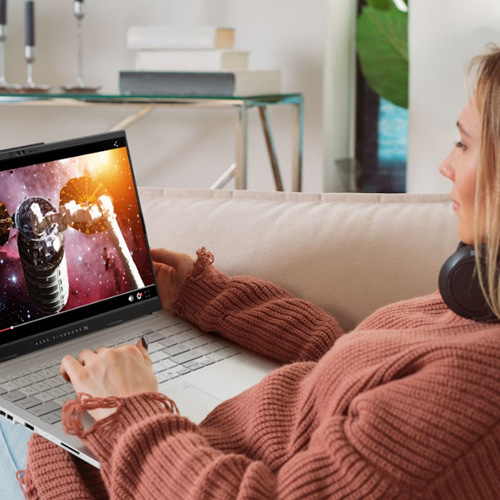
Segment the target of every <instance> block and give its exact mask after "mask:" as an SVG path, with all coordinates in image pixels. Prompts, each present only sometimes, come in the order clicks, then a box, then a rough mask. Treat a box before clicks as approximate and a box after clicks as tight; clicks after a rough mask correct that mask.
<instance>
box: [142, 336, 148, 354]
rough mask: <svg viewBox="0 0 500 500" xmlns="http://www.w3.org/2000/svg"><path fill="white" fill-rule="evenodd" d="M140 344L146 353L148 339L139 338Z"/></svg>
mask: <svg viewBox="0 0 500 500" xmlns="http://www.w3.org/2000/svg"><path fill="white" fill-rule="evenodd" d="M141 344H142V347H144V349H146V351H147V350H148V345H149V342H148V339H147V338H146V337H144V336H142V337H141Z"/></svg>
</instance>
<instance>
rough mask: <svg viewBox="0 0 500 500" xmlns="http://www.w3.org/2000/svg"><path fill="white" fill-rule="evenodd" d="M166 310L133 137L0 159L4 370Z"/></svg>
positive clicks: (0, 350)
mask: <svg viewBox="0 0 500 500" xmlns="http://www.w3.org/2000/svg"><path fill="white" fill-rule="evenodd" d="M159 308H160V303H159V299H158V294H157V289H156V284H155V276H154V270H153V266H152V262H151V256H150V254H149V247H148V243H147V236H146V231H145V226H144V221H143V217H142V213H141V209H140V205H139V199H138V196H137V189H136V185H135V180H134V176H133V172H132V167H131V162H130V155H129V151H128V147H127V141H126V137H125V133H124V132H123V131H120V132H112V133H107V134H100V135H94V136H90V137H83V138H79V139H73V140H69V141H63V142H58V143H52V144H35V145H31V146H25V147H22V148H15V149H10V150H4V151H0V362H1V361H5V360H7V359H12V358H13V357H16V356H19V355H22V354H25V353H28V352H32V351H33V350H36V349H41V348H43V347H47V346H49V345H53V344H56V343H58V342H63V341H64V340H69V339H72V338H75V337H77V336H81V335H85V334H87V333H91V332H94V331H96V330H98V329H101V328H104V327H106V326H111V325H114V324H118V323H120V322H123V321H127V320H130V319H133V318H136V317H139V316H141V315H144V314H148V313H151V312H153V311H155V310H158V309H159Z"/></svg>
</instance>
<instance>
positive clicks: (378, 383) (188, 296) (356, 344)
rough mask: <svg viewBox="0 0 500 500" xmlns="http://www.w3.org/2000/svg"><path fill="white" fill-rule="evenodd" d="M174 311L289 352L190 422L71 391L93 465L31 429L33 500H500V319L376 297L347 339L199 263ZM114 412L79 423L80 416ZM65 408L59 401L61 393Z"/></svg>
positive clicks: (74, 424)
mask: <svg viewBox="0 0 500 500" xmlns="http://www.w3.org/2000/svg"><path fill="white" fill-rule="evenodd" d="M175 309H176V312H177V314H179V315H181V316H183V317H185V318H187V319H188V320H190V321H192V322H193V323H195V324H197V325H199V326H200V327H201V328H202V329H204V330H207V331H216V332H219V333H220V334H221V335H223V336H225V337H227V338H230V339H232V340H235V341H237V342H239V343H240V344H242V345H244V346H247V347H249V348H251V349H253V350H255V351H258V352H260V353H263V354H266V355H268V356H271V357H274V358H276V359H278V360H281V361H283V362H286V363H287V364H285V365H284V366H283V367H282V368H280V369H278V370H276V371H275V372H273V373H272V374H270V375H269V376H268V377H267V378H266V379H264V380H263V381H262V382H261V383H260V384H258V385H256V386H255V387H253V388H252V389H250V390H248V391H246V392H244V393H243V394H241V395H239V396H237V397H236V398H234V399H231V400H229V401H226V402H225V403H223V404H221V405H220V406H218V407H217V408H216V409H215V410H214V411H213V412H212V413H211V414H210V415H209V416H208V417H207V418H206V419H205V421H204V422H203V423H202V424H200V425H195V424H194V423H192V422H190V421H189V420H188V419H186V418H184V417H183V416H182V415H178V414H176V413H175V412H174V411H173V410H172V408H173V405H172V404H171V402H170V401H169V400H168V399H167V398H165V397H164V396H161V395H159V394H156V393H143V394H138V395H136V396H133V397H129V398H124V399H117V398H108V399H107V400H106V401H103V400H93V399H85V398H81V397H80V399H79V402H78V403H72V404H70V405H69V407H67V408H66V411H67V413H68V415H66V419H65V420H66V424H67V425H68V427H69V428H70V430H73V432H75V433H77V434H78V435H80V436H81V437H82V439H83V440H84V442H85V443H86V444H87V445H88V446H89V448H90V449H92V450H93V452H94V453H95V454H96V456H97V457H98V458H99V460H100V462H101V467H102V469H101V471H98V470H97V469H94V468H93V467H91V466H89V465H87V464H85V463H84V462H83V461H81V460H79V459H78V458H74V457H73V456H72V455H69V454H67V453H66V452H64V451H63V450H61V449H60V448H58V447H56V446H54V445H53V444H51V443H50V442H48V441H46V440H44V439H43V438H41V437H39V436H33V437H32V439H31V441H30V446H29V456H28V468H27V472H26V474H25V478H24V485H25V488H26V495H27V497H28V498H41V499H64V500H74V499H90V498H96V499H107V498H111V499H135V500H151V499H163V498H164V499H167V498H168V499H183V500H189V499H217V500H224V499H236V498H238V499H241V500H243V499H272V498H280V499H298V498H301V499H311V500H312V499H320V498H322V499H332V500H337V499H346V500H354V499H367V500H368V499H373V500H375V499H380V500H391V499H413V500H414V499H436V500H437V499H439V500H446V499H450V500H451V499H453V500H498V499H500V326H499V325H498V324H490V325H486V324H478V323H475V322H473V321H469V320H466V319H463V318H460V317H458V316H457V315H455V314H454V313H453V312H451V311H450V310H449V309H447V307H446V306H445V304H444V303H443V301H442V299H441V297H440V295H439V294H438V293H435V294H432V295H429V296H426V297H422V298H418V299H413V300H407V301H403V302H399V303H396V304H393V305H390V306H387V307H384V308H382V309H380V310H378V311H377V312H375V313H374V314H373V315H371V316H370V317H369V318H367V319H366V320H365V321H364V322H363V323H361V324H360V325H359V326H358V327H357V328H356V329H355V330H354V331H352V332H351V333H349V334H343V333H342V331H341V329H340V328H339V326H338V324H337V323H336V322H335V320H334V319H332V318H331V317H330V316H328V315H327V314H326V313H325V312H323V311H322V310H320V309H319V308H317V307H316V306H314V305H313V304H310V303H309V302H306V301H304V300H299V299H296V298H293V297H292V296H290V295H289V294H288V293H287V292H285V291H284V290H282V289H280V288H278V287H276V286H274V285H271V284H269V283H265V282H263V281H259V280H257V279H253V278H248V277H237V278H230V277H228V276H226V275H224V274H222V273H220V272H218V271H217V270H216V269H214V268H213V267H212V266H211V260H210V255H209V254H208V253H205V252H199V259H198V262H197V264H196V266H195V268H194V270H193V272H192V273H191V275H190V276H189V277H188V279H187V280H186V281H185V283H184V284H183V286H182V288H181V291H180V295H179V299H178V302H177V303H176V304H175ZM103 403H104V404H107V405H108V406H118V410H117V412H116V413H115V414H114V415H113V416H111V417H109V418H108V419H107V420H104V421H101V423H100V424H98V425H94V426H93V427H92V428H90V429H88V430H87V431H83V429H81V427H80V426H79V425H78V421H77V420H75V419H74V418H73V415H74V411H75V410H76V413H77V414H78V412H81V411H84V410H85V408H87V407H89V405H90V406H95V405H101V404H103ZM67 405H68V403H67Z"/></svg>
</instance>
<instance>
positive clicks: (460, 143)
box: [453, 141, 467, 151]
mask: <svg viewBox="0 0 500 500" xmlns="http://www.w3.org/2000/svg"><path fill="white" fill-rule="evenodd" d="M453 144H455V147H457V148H460V149H463V150H464V151H465V150H466V149H467V146H466V145H465V143H464V142H462V141H455V142H454V143H453Z"/></svg>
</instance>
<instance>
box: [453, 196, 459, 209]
mask: <svg viewBox="0 0 500 500" xmlns="http://www.w3.org/2000/svg"><path fill="white" fill-rule="evenodd" d="M451 205H452V207H453V210H455V211H457V210H458V209H459V208H460V205H459V204H458V203H457V202H456V201H455V200H454V199H453V198H452V199H451Z"/></svg>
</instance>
